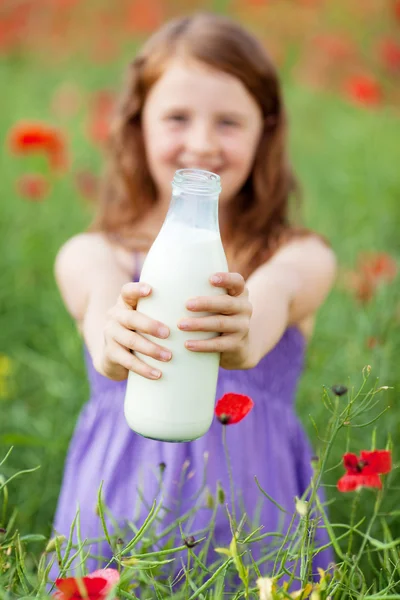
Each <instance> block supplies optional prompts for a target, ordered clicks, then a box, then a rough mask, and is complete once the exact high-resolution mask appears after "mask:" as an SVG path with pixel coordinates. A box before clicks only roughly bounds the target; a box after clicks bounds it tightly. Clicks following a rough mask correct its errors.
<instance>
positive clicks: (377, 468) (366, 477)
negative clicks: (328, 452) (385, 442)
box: [337, 450, 392, 492]
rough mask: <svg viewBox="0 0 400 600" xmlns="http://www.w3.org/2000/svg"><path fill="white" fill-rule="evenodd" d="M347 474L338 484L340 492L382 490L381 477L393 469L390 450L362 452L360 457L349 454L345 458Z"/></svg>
mask: <svg viewBox="0 0 400 600" xmlns="http://www.w3.org/2000/svg"><path fill="white" fill-rule="evenodd" d="M343 464H344V467H345V469H346V474H345V475H343V477H341V478H340V479H339V481H338V483H337V487H338V490H339V491H340V492H354V491H355V490H358V489H360V488H362V487H370V488H378V489H381V488H382V481H381V478H380V475H383V474H385V473H389V471H390V470H391V468H392V455H391V452H390V451H389V450H372V451H369V450H362V452H361V455H360V457H358V456H357V455H356V454H352V453H347V454H345V455H344V456H343Z"/></svg>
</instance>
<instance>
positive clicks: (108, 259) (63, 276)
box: [54, 233, 115, 321]
mask: <svg viewBox="0 0 400 600" xmlns="http://www.w3.org/2000/svg"><path fill="white" fill-rule="evenodd" d="M113 268H115V257H114V255H113V252H112V250H111V247H110V245H109V244H108V243H107V241H106V239H105V237H104V236H103V235H102V234H100V233H81V234H78V235H76V236H74V237H72V238H70V239H69V240H68V241H67V242H66V243H65V244H64V245H63V246H62V247H61V248H60V250H59V251H58V253H57V256H56V260H55V264H54V273H55V278H56V282H57V285H58V287H59V289H60V293H61V296H62V298H63V300H64V303H65V305H66V307H67V309H68V310H69V312H70V313H71V315H72V316H73V317H74V319H75V320H77V321H80V320H81V319H82V318H83V315H84V311H85V307H86V303H87V297H88V293H89V290H90V289H91V287H92V285H93V283H94V282H95V281H96V280H97V279H98V278H100V277H101V278H103V277H105V278H107V274H108V273H110V272H111V271H112V269H113Z"/></svg>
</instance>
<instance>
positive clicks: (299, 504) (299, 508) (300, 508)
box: [295, 496, 308, 517]
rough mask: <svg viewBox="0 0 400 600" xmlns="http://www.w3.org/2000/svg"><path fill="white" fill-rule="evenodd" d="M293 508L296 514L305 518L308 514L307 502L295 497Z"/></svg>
mask: <svg viewBox="0 0 400 600" xmlns="http://www.w3.org/2000/svg"><path fill="white" fill-rule="evenodd" d="M295 506H296V512H297V513H298V514H299V515H300V516H301V517H305V516H306V514H307V512H308V502H307V501H306V500H301V499H300V498H298V497H297V496H296V498H295Z"/></svg>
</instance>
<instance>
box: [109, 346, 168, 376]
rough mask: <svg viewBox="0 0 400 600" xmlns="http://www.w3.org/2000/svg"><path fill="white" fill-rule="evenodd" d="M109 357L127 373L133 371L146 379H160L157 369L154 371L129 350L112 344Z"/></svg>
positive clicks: (159, 372) (160, 374)
mask: <svg viewBox="0 0 400 600" xmlns="http://www.w3.org/2000/svg"><path fill="white" fill-rule="evenodd" d="M109 357H110V358H111V360H112V361H113V362H115V363H116V364H119V365H121V366H123V367H124V368H125V369H128V371H133V372H134V373H137V374H138V375H142V377H146V379H160V377H161V376H162V373H161V371H160V370H159V369H154V368H152V367H150V365H147V364H146V363H144V362H143V361H142V360H140V359H139V358H138V357H137V356H135V355H134V354H131V352H129V350H126V348H123V347H122V346H120V345H119V344H118V343H117V342H113V346H112V349H111V351H110V352H109Z"/></svg>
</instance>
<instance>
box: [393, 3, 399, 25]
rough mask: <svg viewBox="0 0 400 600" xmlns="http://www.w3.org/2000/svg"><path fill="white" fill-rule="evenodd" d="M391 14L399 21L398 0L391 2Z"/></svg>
mask: <svg viewBox="0 0 400 600" xmlns="http://www.w3.org/2000/svg"><path fill="white" fill-rule="evenodd" d="M393 16H394V18H395V19H396V21H397V22H398V23H400V0H395V2H394V4H393Z"/></svg>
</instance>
